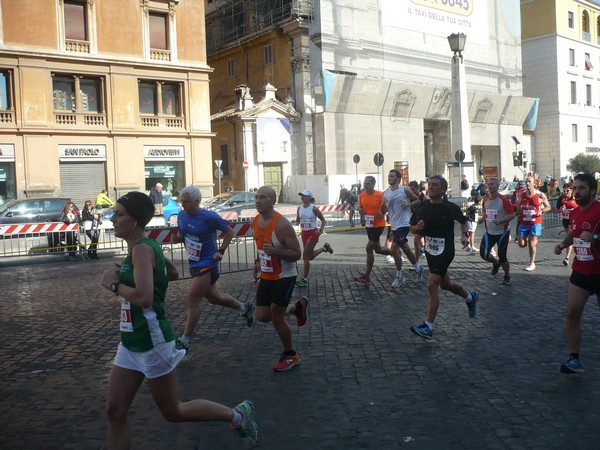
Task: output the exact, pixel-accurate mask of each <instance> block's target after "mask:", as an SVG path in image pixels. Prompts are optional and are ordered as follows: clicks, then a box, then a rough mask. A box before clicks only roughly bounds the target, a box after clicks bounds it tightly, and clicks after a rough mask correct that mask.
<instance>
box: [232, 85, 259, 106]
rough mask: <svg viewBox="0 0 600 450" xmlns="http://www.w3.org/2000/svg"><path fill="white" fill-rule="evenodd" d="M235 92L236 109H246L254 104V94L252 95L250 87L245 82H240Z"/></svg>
mask: <svg viewBox="0 0 600 450" xmlns="http://www.w3.org/2000/svg"><path fill="white" fill-rule="evenodd" d="M234 93H235V110H236V111H244V110H246V109H248V108H250V107H252V105H254V103H253V102H252V96H251V95H250V88H249V87H248V86H246V85H245V84H240V85H239V86H238V87H236V88H235V91H234Z"/></svg>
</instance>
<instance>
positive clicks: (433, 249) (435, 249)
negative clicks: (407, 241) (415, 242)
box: [425, 237, 446, 256]
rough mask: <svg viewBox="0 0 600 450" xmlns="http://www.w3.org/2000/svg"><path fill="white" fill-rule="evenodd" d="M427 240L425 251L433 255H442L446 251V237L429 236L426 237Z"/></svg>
mask: <svg viewBox="0 0 600 450" xmlns="http://www.w3.org/2000/svg"><path fill="white" fill-rule="evenodd" d="M425 240H426V241H427V242H426V243H425V251H426V252H427V253H429V254H430V255H432V256H438V255H441V254H442V252H443V251H444V246H445V244H446V239H444V238H434V237H427V238H426V239H425Z"/></svg>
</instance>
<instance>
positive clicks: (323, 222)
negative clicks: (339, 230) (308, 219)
mask: <svg viewBox="0 0 600 450" xmlns="http://www.w3.org/2000/svg"><path fill="white" fill-rule="evenodd" d="M313 213H314V215H315V216H317V218H318V219H319V220H320V221H321V226H320V227H319V233H321V234H323V230H324V229H325V225H326V224H327V221H326V220H325V217H323V213H322V212H321V210H320V209H319V208H317V207H316V206H313Z"/></svg>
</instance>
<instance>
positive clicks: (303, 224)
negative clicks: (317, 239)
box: [300, 219, 312, 231]
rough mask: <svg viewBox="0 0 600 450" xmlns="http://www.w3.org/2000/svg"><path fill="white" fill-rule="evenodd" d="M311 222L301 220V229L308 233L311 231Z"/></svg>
mask: <svg viewBox="0 0 600 450" xmlns="http://www.w3.org/2000/svg"><path fill="white" fill-rule="evenodd" d="M311 222H312V221H311V220H310V219H300V229H302V230H304V231H307V230H310V229H311V226H310V225H311Z"/></svg>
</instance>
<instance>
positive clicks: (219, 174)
mask: <svg viewBox="0 0 600 450" xmlns="http://www.w3.org/2000/svg"><path fill="white" fill-rule="evenodd" d="M215 178H218V179H219V180H220V179H221V178H223V171H222V170H221V169H217V170H215Z"/></svg>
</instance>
